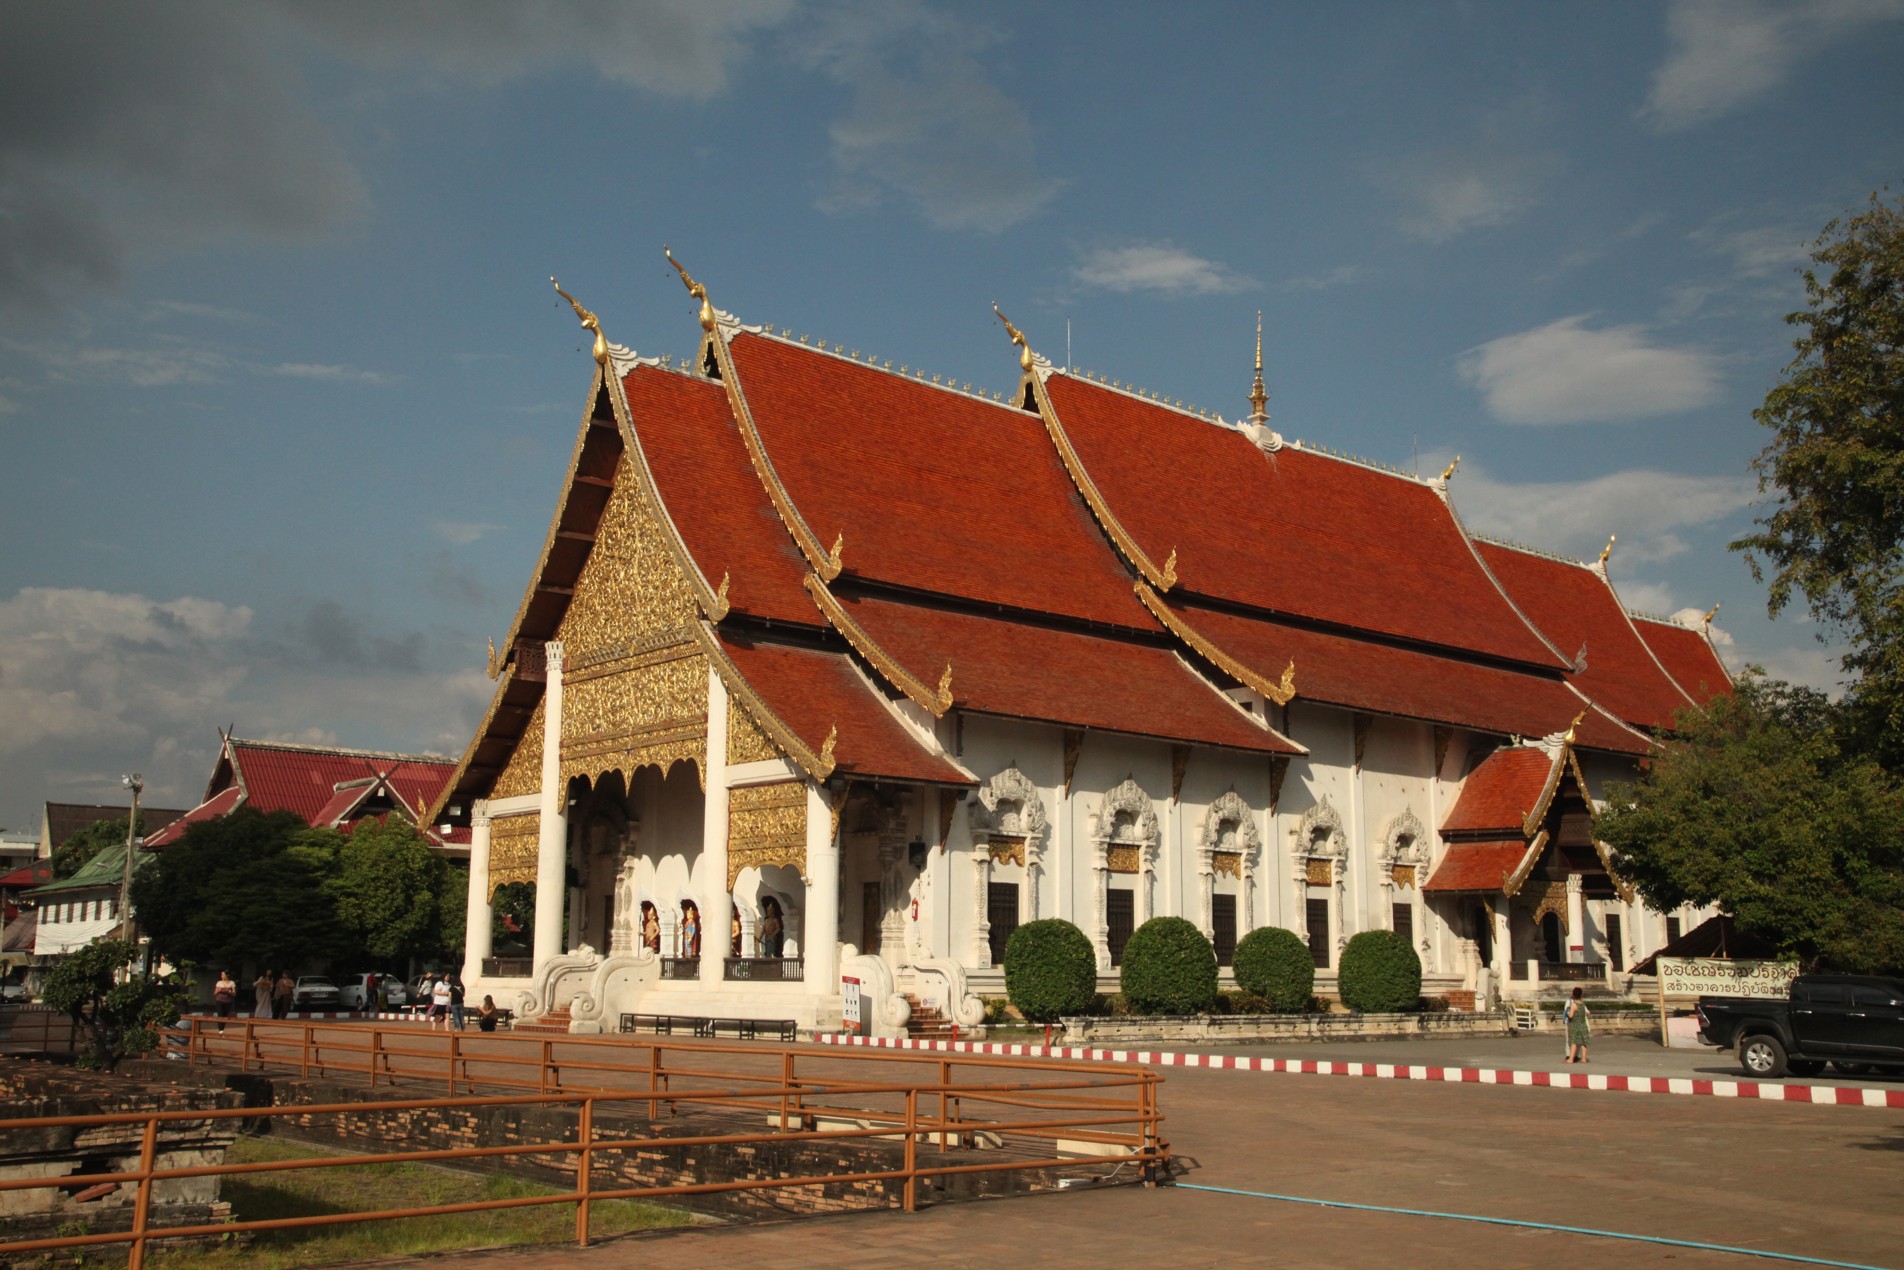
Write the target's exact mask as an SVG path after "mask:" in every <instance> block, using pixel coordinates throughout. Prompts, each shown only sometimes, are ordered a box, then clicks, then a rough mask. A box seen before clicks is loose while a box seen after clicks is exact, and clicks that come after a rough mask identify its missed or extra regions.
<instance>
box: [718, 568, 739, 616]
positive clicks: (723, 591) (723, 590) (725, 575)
mask: <svg viewBox="0 0 1904 1270" xmlns="http://www.w3.org/2000/svg"><path fill="white" fill-rule="evenodd" d="M733 576H734V575H733V574H731V573H729V572H728V571H727V570H726V569H722V570H721V586H720V590H718V591H716V592H714V598H715V599H717V600H719V601H720V602H721V605H722V607H723V608H724V607H726V605H727V584H728V582H730V581H731V580H732V579H733Z"/></svg>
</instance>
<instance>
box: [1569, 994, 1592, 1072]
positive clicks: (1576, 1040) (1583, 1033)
mask: <svg viewBox="0 0 1904 1270" xmlns="http://www.w3.org/2000/svg"><path fill="white" fill-rule="evenodd" d="M1586 995H1587V994H1586V993H1585V992H1583V991H1582V990H1581V989H1579V988H1575V989H1574V990H1573V996H1571V997H1569V998H1568V1000H1567V1010H1566V1015H1567V1061H1568V1062H1569V1063H1584V1062H1586V1061H1587V1039H1588V1037H1589V1036H1590V1035H1591V1029H1590V1028H1589V1026H1588V1024H1587V1016H1588V1013H1589V1011H1588V1010H1587V1002H1586Z"/></svg>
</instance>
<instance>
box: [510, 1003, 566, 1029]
mask: <svg viewBox="0 0 1904 1270" xmlns="http://www.w3.org/2000/svg"><path fill="white" fill-rule="evenodd" d="M511 1030H512V1031H514V1032H517V1033H518V1034H520V1033H528V1034H530V1035H532V1036H543V1035H548V1036H567V1035H568V1034H569V1008H568V1007H567V1006H565V1005H559V1006H556V1007H555V1008H554V1009H553V1010H545V1011H543V1012H542V1013H541V1014H538V1015H536V1017H534V1018H533V1019H524V1020H521V1021H519V1022H517V1023H516V1024H515V1026H514V1027H513V1028H512V1029H511Z"/></svg>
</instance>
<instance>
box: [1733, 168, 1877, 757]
mask: <svg viewBox="0 0 1904 1270" xmlns="http://www.w3.org/2000/svg"><path fill="white" fill-rule="evenodd" d="M1812 261H1813V265H1814V267H1813V268H1810V269H1806V270H1805V271H1804V279H1805V293H1806V296H1807V298H1808V303H1807V305H1806V307H1805V308H1804V309H1802V310H1800V311H1799V312H1796V313H1792V314H1790V315H1788V316H1787V317H1786V319H1785V320H1786V321H1787V322H1789V323H1790V324H1792V325H1793V326H1795V327H1797V328H1799V331H1800V334H1799V336H1798V338H1797V339H1796V340H1794V341H1793V348H1794V349H1796V350H1797V354H1798V355H1797V357H1795V358H1794V359H1793V360H1792V362H1791V364H1790V365H1789V366H1787V367H1786V368H1785V372H1784V376H1783V378H1782V380H1781V381H1780V383H1779V384H1778V385H1777V386H1776V387H1775V388H1773V389H1772V391H1771V392H1770V393H1768V394H1767V395H1766V398H1765V404H1764V405H1763V406H1761V407H1760V408H1759V409H1758V410H1756V411H1754V412H1753V417H1754V418H1756V419H1757V420H1758V421H1759V422H1760V423H1761V424H1763V425H1765V426H1766V427H1767V428H1770V429H1771V430H1772V434H1773V439H1772V441H1771V443H1770V444H1769V445H1767V446H1766V448H1765V449H1764V451H1763V452H1761V453H1760V454H1759V456H1758V457H1757V458H1756V459H1755V460H1753V467H1754V468H1755V469H1756V470H1757V472H1758V474H1759V491H1760V492H1761V493H1767V492H1773V491H1775V492H1776V494H1777V498H1776V501H1775V503H1774V506H1773V510H1772V512H1771V514H1770V515H1768V516H1765V517H1761V518H1760V519H1759V521H1758V522H1757V523H1758V525H1759V532H1758V533H1755V534H1751V535H1749V536H1747V537H1744V538H1741V539H1739V540H1738V541H1737V542H1735V543H1733V544H1732V547H1733V549H1734V550H1738V551H1744V552H1745V553H1746V561H1747V563H1748V564H1749V565H1750V566H1751V569H1752V576H1753V577H1754V578H1757V579H1760V580H1764V578H1765V577H1766V573H1767V570H1768V568H1769V571H1770V578H1771V582H1770V590H1769V592H1768V594H1767V600H1766V607H1767V609H1768V610H1769V611H1770V612H1771V614H1772V616H1774V617H1776V616H1777V615H1778V614H1779V613H1780V612H1782V611H1783V610H1784V609H1785V607H1786V606H1787V605H1788V604H1790V603H1791V602H1792V601H1793V600H1794V599H1796V598H1798V597H1800V596H1802V597H1803V599H1804V602H1805V604H1806V606H1807V607H1808V608H1809V610H1810V611H1811V613H1812V614H1813V615H1814V616H1815V617H1817V618H1819V619H1820V620H1822V621H1824V622H1825V623H1827V624H1828V629H1829V630H1831V631H1835V632H1837V633H1839V634H1841V635H1843V636H1844V637H1845V638H1846V639H1847V640H1848V641H1849V651H1848V652H1846V653H1845V655H1844V657H1843V659H1842V663H1841V664H1842V666H1843V669H1844V670H1845V671H1846V673H1847V674H1849V675H1850V676H1852V678H1853V683H1852V685H1851V688H1850V693H1849V699H1850V702H1851V704H1852V706H1853V710H1854V716H1853V717H1854V718H1855V719H1856V720H1857V721H1858V722H1859V724H1860V726H1861V729H1862V731H1863V732H1864V734H1865V735H1866V736H1867V737H1868V738H1869V740H1870V741H1871V743H1872V744H1873V745H1874V747H1875V748H1876V750H1877V752H1878V754H1879V756H1880V758H1881V759H1882V760H1883V761H1884V762H1885V763H1886V764H1887V765H1888V766H1890V767H1892V768H1893V769H1894V770H1895V769H1897V768H1899V766H1900V764H1904V204H1896V205H1893V204H1887V203H1885V202H1884V201H1883V200H1882V199H1880V198H1879V197H1878V195H1876V194H1873V195H1872V196H1871V201H1870V205H1869V206H1868V207H1867V208H1865V209H1864V210H1863V211H1862V212H1860V213H1858V214H1857V215H1855V216H1850V217H1848V218H1843V219H1839V220H1834V221H1832V222H1831V223H1830V224H1828V225H1827V226H1825V229H1824V232H1823V233H1822V234H1820V235H1819V237H1818V240H1817V242H1816V243H1814V244H1813V250H1812ZM1821 638H1823V636H1822V635H1821Z"/></svg>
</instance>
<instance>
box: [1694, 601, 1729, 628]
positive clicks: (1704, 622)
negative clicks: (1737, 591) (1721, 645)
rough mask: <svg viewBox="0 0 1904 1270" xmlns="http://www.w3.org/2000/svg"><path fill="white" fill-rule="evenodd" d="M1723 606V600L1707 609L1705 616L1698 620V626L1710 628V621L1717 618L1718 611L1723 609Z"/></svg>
mask: <svg viewBox="0 0 1904 1270" xmlns="http://www.w3.org/2000/svg"><path fill="white" fill-rule="evenodd" d="M1724 606H1725V601H1724V600H1721V601H1719V603H1717V604H1715V605H1713V606H1712V607H1711V608H1709V609H1707V610H1706V615H1705V616H1704V617H1702V618H1700V619H1699V624H1700V625H1701V626H1711V625H1712V619H1713V618H1715V617H1717V616H1719V610H1720V609H1721V608H1723V607H1724Z"/></svg>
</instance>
